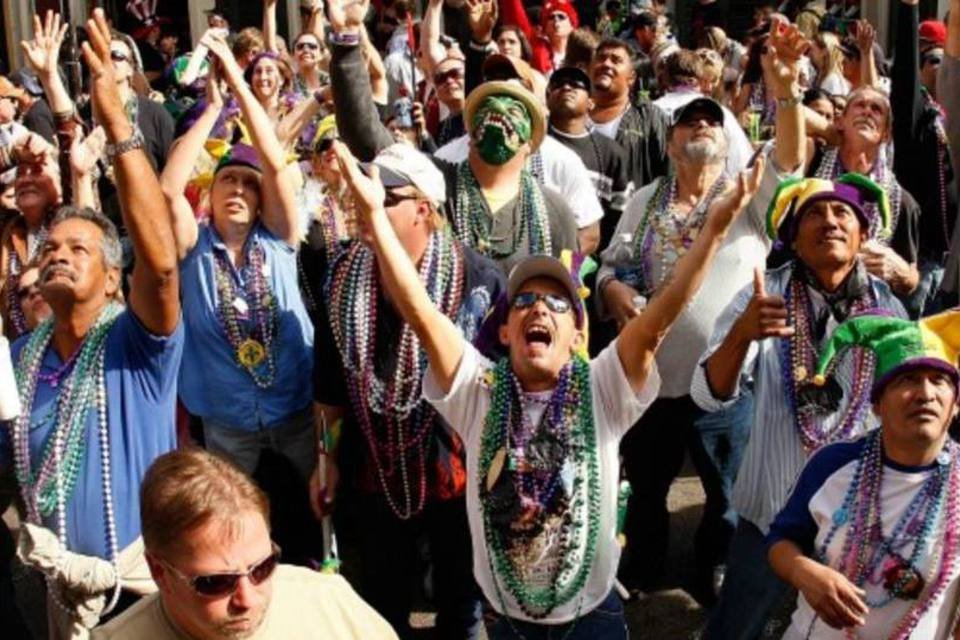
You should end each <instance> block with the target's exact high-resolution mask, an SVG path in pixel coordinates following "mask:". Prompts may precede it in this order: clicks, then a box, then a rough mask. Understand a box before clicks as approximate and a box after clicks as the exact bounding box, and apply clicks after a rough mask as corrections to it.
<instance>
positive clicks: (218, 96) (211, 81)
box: [204, 64, 223, 109]
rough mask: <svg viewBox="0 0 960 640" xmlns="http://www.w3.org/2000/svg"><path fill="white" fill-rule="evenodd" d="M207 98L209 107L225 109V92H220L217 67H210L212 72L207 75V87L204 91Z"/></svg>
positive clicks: (213, 65)
mask: <svg viewBox="0 0 960 640" xmlns="http://www.w3.org/2000/svg"><path fill="white" fill-rule="evenodd" d="M204 91H205V93H206V96H207V106H208V107H213V108H214V109H222V108H223V91H221V90H220V74H219V73H218V71H217V65H216V64H212V65H210V71H209V73H208V74H207V85H206V87H205V89H204Z"/></svg>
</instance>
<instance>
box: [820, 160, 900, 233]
mask: <svg viewBox="0 0 960 640" xmlns="http://www.w3.org/2000/svg"><path fill="white" fill-rule="evenodd" d="M842 173H846V168H845V167H844V166H843V159H841V158H840V147H831V148H829V149H827V150H825V151H824V152H823V159H822V160H821V162H820V166H819V167H817V170H816V171H815V172H814V177H816V178H823V179H826V180H835V179H836V178H837V177H838V176H840V174H842ZM868 177H869V178H870V179H871V180H873V181H874V182H876V183H877V184H878V185H880V186H881V187H883V190H884V191H886V192H887V197H888V198H890V231H891V233H892V232H893V231H894V229H896V228H897V221H898V220H899V219H900V204H901V202H902V201H903V188H902V187H901V186H900V183H899V182H897V177H896V176H895V175H893V171H892V170H891V169H890V167H889V166H887V159H886V157H885V156H884V155H883V153H882V152H878V153H877V161H876V162H875V163H874V164H873V168H872V169H871V170H870V173H869V175H868ZM863 207H864V211H865V212H866V214H867V218H869V220H870V236H869V237H870V238H874V239H876V240H879V241H880V242H882V243H884V244H889V243H890V238H889V237H884V235H883V234H882V233H881V227H880V212H879V210H878V209H877V204H876V203H874V202H868V203H866V204H864V205H863Z"/></svg>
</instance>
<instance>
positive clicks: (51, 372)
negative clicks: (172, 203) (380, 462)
mask: <svg viewBox="0 0 960 640" xmlns="http://www.w3.org/2000/svg"><path fill="white" fill-rule="evenodd" d="M86 30H87V33H88V35H89V37H90V40H89V42H86V43H84V45H83V56H84V60H85V61H86V64H87V66H88V67H89V68H90V72H91V102H92V105H93V110H94V113H95V114H96V116H97V120H98V121H99V122H100V124H101V126H103V129H104V131H105V133H106V138H107V143H108V144H107V158H108V161H109V162H110V163H112V164H113V170H114V174H115V176H116V180H117V184H118V188H119V190H118V192H119V198H120V202H121V204H122V207H121V211H122V213H123V218H124V222H125V223H126V225H127V228H128V229H129V231H130V237H131V240H132V243H133V250H134V254H135V256H136V265H135V267H134V269H133V274H132V286H131V295H130V300H129V306H128V307H123V306H122V305H120V304H118V303H116V302H115V296H116V294H117V291H118V289H119V287H120V277H121V275H120V245H119V240H118V237H117V231H116V228H115V227H114V225H113V224H112V223H111V222H110V221H109V220H108V219H107V218H106V217H105V216H104V215H103V214H101V213H99V212H96V211H93V210H92V209H79V208H75V207H65V208H63V209H60V210H59V211H58V213H57V214H56V216H55V217H54V218H53V220H52V221H51V223H50V229H49V234H48V236H47V238H46V240H45V241H44V243H43V246H42V248H41V250H40V271H41V277H40V290H41V293H42V295H43V297H44V298H45V299H46V300H47V301H48V302H49V303H50V307H51V308H52V309H53V318H51V319H49V320H47V321H45V322H42V323H41V324H40V325H39V326H38V327H37V328H36V329H35V330H34V331H33V332H32V333H30V334H29V335H27V336H24V337H22V338H20V339H19V340H18V341H17V342H16V343H14V345H13V353H12V357H13V359H14V362H15V363H16V367H17V369H18V372H17V373H18V375H17V383H18V391H19V395H20V404H21V406H22V407H23V410H22V412H21V415H20V416H19V417H18V418H17V420H16V421H15V422H14V424H13V427H12V428H11V429H10V430H4V431H3V437H2V441H0V445H3V446H2V450H3V451H4V452H5V453H6V455H4V456H3V457H2V464H3V466H4V467H7V468H9V466H11V465H12V467H13V468H14V470H15V471H16V477H17V479H18V483H19V485H20V493H21V496H22V498H23V503H24V504H25V506H26V518H25V523H24V525H23V528H22V530H21V540H20V546H19V557H20V559H21V561H22V562H23V563H25V564H26V565H28V566H30V567H33V568H34V569H36V570H37V571H39V572H40V573H34V572H30V574H29V575H31V576H33V577H34V578H35V579H41V576H42V577H43V578H45V579H46V583H47V588H46V592H47V596H48V599H49V600H48V603H47V613H48V619H49V624H50V625H52V627H51V628H50V629H49V634H50V636H52V637H84V636H85V634H86V630H87V629H89V628H92V627H93V626H94V625H95V624H96V623H97V621H98V619H99V617H100V615H101V613H102V612H104V611H109V610H111V609H114V608H115V607H116V606H117V605H118V603H121V601H122V602H124V603H128V602H129V600H130V599H131V593H134V592H136V593H144V592H146V591H149V590H150V589H151V587H152V583H151V582H150V580H149V575H148V574H147V573H146V565H145V563H144V560H143V547H142V544H141V543H140V540H139V536H140V523H139V521H138V519H137V517H136V513H137V510H138V506H139V498H138V495H137V487H138V486H139V484H140V480H141V479H142V477H143V475H144V473H145V472H146V468H147V466H149V464H150V463H151V462H152V461H153V459H154V458H156V457H157V456H159V455H160V454H162V453H164V452H166V451H168V450H170V449H172V448H174V447H175V446H176V434H175V431H174V414H175V409H176V380H177V372H178V369H179V365H180V357H181V355H182V347H183V330H182V329H181V328H180V326H181V325H180V301H179V286H178V284H179V283H178V276H177V256H176V250H175V246H174V241H173V232H172V229H171V225H170V213H169V211H168V210H167V207H166V205H165V201H164V199H163V194H162V193H161V191H160V185H159V183H158V181H157V178H156V174H155V173H154V172H153V169H152V167H151V165H150V161H149V160H148V158H147V156H146V154H145V153H144V151H143V144H144V141H143V137H142V135H141V134H140V133H139V131H138V130H137V129H135V128H134V127H133V126H131V124H130V122H129V120H128V118H127V114H126V112H125V111H124V107H123V104H122V102H121V100H120V97H119V95H118V91H117V84H116V79H115V76H114V74H115V68H114V63H113V61H112V60H111V55H110V38H111V35H110V29H109V27H108V25H107V22H106V19H105V18H104V15H103V12H102V10H100V9H97V10H95V11H94V17H93V19H91V20H89V21H87V23H86ZM10 452H12V455H10ZM121 586H122V589H121ZM121 606H122V605H121ZM38 609H39V610H40V611H42V610H43V607H42V605H40V606H39V607H37V608H34V609H33V611H34V612H36V611H37V610H38ZM34 631H35V635H38V636H44V635H47V633H46V632H44V631H37V630H34Z"/></svg>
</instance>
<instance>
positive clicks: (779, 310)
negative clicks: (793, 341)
mask: <svg viewBox="0 0 960 640" xmlns="http://www.w3.org/2000/svg"><path fill="white" fill-rule="evenodd" d="M734 329H735V330H736V331H738V332H739V333H740V336H741V338H742V339H743V340H744V341H745V342H752V341H754V340H762V339H764V338H789V337H790V336H792V335H793V332H794V328H793V327H791V326H789V325H788V324H787V303H786V302H785V301H784V299H783V297H782V296H770V295H767V291H766V287H765V285H764V281H763V271H761V269H760V267H756V268H755V269H754V271H753V297H752V298H751V299H750V304H748V305H747V308H746V309H745V310H744V312H743V315H741V316H740V318H739V319H738V320H737V323H736V325H735V327H734Z"/></svg>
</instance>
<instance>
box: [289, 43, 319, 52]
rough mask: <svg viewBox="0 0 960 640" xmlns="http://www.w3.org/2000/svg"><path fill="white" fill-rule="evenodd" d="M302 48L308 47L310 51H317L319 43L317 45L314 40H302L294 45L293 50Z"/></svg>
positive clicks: (301, 49)
mask: <svg viewBox="0 0 960 640" xmlns="http://www.w3.org/2000/svg"><path fill="white" fill-rule="evenodd" d="M304 49H309V50H310V51H317V50H318V49H320V45H318V44H317V43H316V42H307V41H304V42H298V43H297V44H296V46H294V50H295V51H303V50H304Z"/></svg>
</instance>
